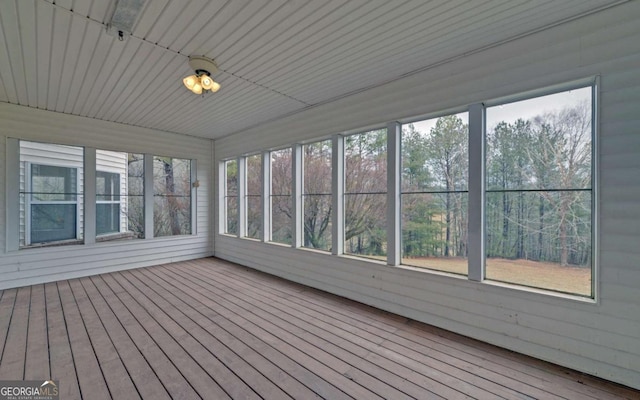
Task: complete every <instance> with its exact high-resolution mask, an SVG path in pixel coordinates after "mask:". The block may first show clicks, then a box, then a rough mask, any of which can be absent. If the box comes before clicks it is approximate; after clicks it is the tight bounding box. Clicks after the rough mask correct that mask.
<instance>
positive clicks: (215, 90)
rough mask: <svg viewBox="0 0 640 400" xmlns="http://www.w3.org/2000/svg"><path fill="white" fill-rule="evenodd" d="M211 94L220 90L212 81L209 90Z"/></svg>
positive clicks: (218, 85) (217, 84) (216, 83)
mask: <svg viewBox="0 0 640 400" xmlns="http://www.w3.org/2000/svg"><path fill="white" fill-rule="evenodd" d="M210 90H211V91H212V92H213V93H215V92H217V91H218V90H220V84H219V83H218V82H216V81H213V84H212V85H211V89H210Z"/></svg>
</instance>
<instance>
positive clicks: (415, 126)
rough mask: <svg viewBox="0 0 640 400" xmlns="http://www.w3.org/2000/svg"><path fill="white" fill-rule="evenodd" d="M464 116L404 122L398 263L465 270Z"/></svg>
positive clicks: (466, 131) (466, 129)
mask: <svg viewBox="0 0 640 400" xmlns="http://www.w3.org/2000/svg"><path fill="white" fill-rule="evenodd" d="M468 143H469V127H468V114H467V113H460V114H455V115H447V116H444V117H439V118H432V119H428V120H424V121H418V122H414V123H411V124H406V125H403V126H402V205H401V207H402V261H401V262H402V263H403V264H406V265H412V266H416V267H424V268H429V269H435V270H439V271H445V272H452V273H456V274H463V275H466V274H467V269H468V268H467V241H468V233H467V231H468V227H467V221H468V220H467V210H468V203H467V201H468V193H467V189H468V179H469V152H468V146H469V144H468Z"/></svg>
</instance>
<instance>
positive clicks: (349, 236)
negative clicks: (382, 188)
mask: <svg viewBox="0 0 640 400" xmlns="http://www.w3.org/2000/svg"><path fill="white" fill-rule="evenodd" d="M386 217H387V195H386V194H345V196H344V236H345V245H344V252H345V253H347V254H354V255H360V256H366V257H369V258H379V259H380V260H386V257H385V256H386V254H387V226H386V222H387V218H386Z"/></svg>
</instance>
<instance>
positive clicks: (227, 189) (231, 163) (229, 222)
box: [223, 160, 238, 235]
mask: <svg viewBox="0 0 640 400" xmlns="http://www.w3.org/2000/svg"><path fill="white" fill-rule="evenodd" d="M223 167H224V174H225V182H224V184H225V185H224V193H223V196H224V212H225V217H224V219H225V225H224V227H223V231H224V233H227V234H230V235H237V234H238V161H237V160H228V161H225V162H224V164H223Z"/></svg>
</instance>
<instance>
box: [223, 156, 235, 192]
mask: <svg viewBox="0 0 640 400" xmlns="http://www.w3.org/2000/svg"><path fill="white" fill-rule="evenodd" d="M224 165H225V173H226V176H227V187H226V190H227V193H226V195H227V196H237V195H238V161H236V160H230V161H225V163H224Z"/></svg>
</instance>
